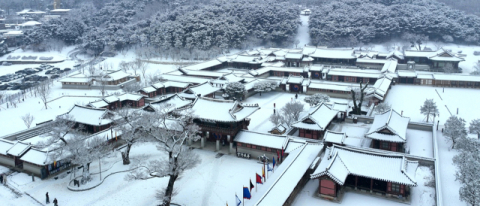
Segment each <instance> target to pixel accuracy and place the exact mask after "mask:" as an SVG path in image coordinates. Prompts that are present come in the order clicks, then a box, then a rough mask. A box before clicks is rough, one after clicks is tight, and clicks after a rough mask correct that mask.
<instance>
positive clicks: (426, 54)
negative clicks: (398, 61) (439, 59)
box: [404, 50, 438, 58]
mask: <svg viewBox="0 0 480 206" xmlns="http://www.w3.org/2000/svg"><path fill="white" fill-rule="evenodd" d="M404 53H405V57H425V58H429V57H431V56H435V55H437V53H438V52H437V51H418V50H405V52H404Z"/></svg>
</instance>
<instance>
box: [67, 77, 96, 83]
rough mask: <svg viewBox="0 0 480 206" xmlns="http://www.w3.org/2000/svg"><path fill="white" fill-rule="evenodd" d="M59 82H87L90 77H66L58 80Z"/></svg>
mask: <svg viewBox="0 0 480 206" xmlns="http://www.w3.org/2000/svg"><path fill="white" fill-rule="evenodd" d="M60 82H75V83H88V82H90V78H84V77H67V78H63V79H61V80H60Z"/></svg>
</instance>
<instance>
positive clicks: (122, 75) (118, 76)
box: [104, 70, 130, 81]
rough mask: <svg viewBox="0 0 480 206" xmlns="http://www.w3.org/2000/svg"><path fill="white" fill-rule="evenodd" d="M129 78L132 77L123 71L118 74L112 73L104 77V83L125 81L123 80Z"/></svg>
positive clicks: (117, 72)
mask: <svg viewBox="0 0 480 206" xmlns="http://www.w3.org/2000/svg"><path fill="white" fill-rule="evenodd" d="M129 76H130V74H127V73H125V72H124V71H122V70H118V71H116V72H112V73H109V74H107V75H105V76H104V78H105V79H104V81H115V80H119V79H123V78H126V77H129Z"/></svg>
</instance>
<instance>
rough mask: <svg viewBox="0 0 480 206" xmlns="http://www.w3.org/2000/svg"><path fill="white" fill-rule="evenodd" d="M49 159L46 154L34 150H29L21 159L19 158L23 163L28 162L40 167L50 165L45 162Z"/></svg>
mask: <svg viewBox="0 0 480 206" xmlns="http://www.w3.org/2000/svg"><path fill="white" fill-rule="evenodd" d="M49 159H50V158H49V157H48V152H46V151H41V150H37V149H34V148H32V149H30V150H29V151H28V152H27V153H25V155H23V157H22V158H20V160H22V161H24V162H29V163H32V164H35V165H41V166H43V165H47V164H49V163H51V162H47V160H49Z"/></svg>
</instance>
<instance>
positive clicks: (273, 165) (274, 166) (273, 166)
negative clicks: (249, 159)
mask: <svg viewBox="0 0 480 206" xmlns="http://www.w3.org/2000/svg"><path fill="white" fill-rule="evenodd" d="M273 168H275V157H273Z"/></svg>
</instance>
